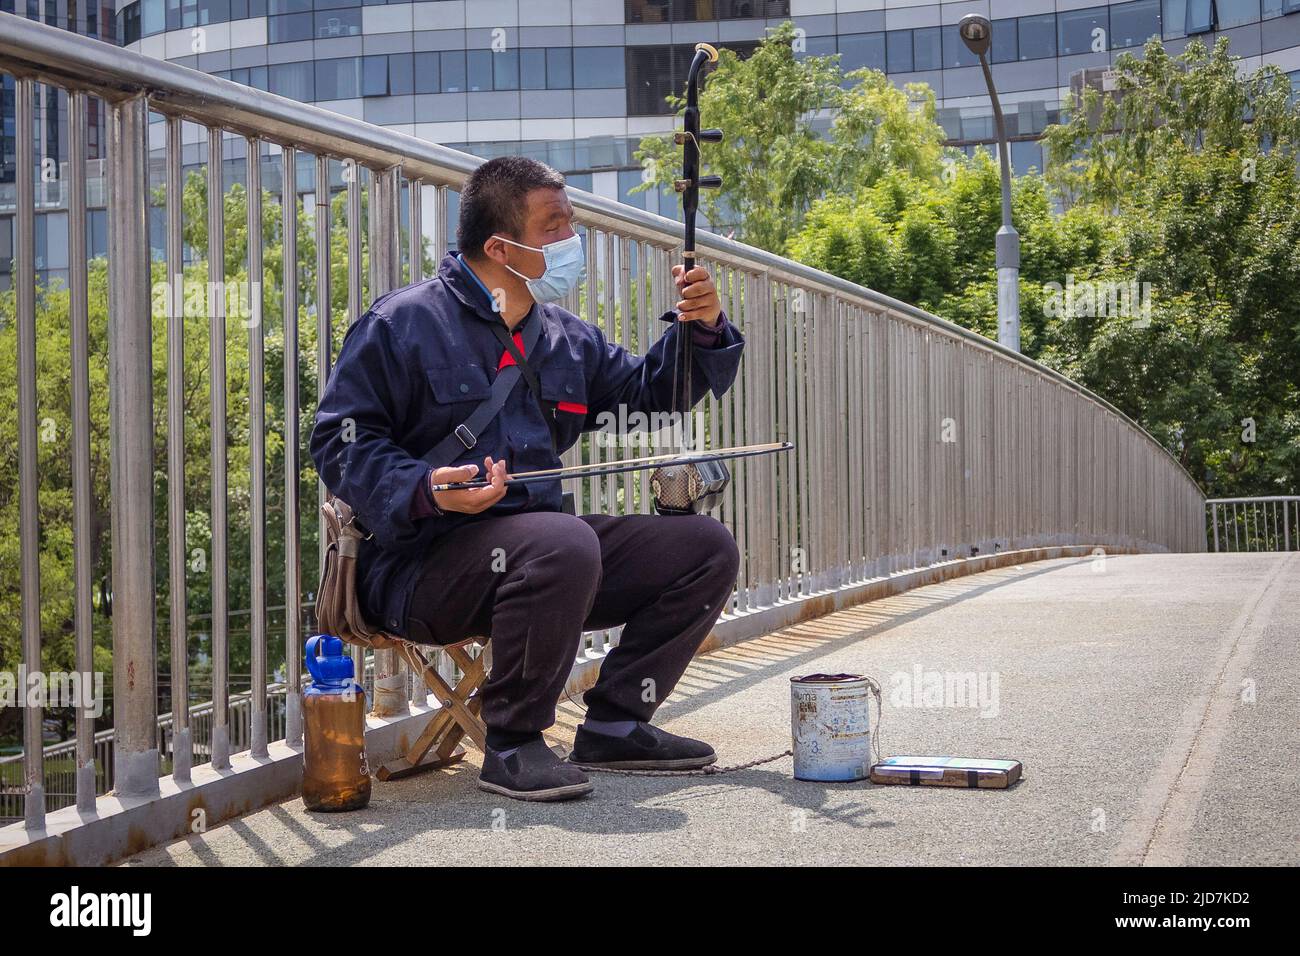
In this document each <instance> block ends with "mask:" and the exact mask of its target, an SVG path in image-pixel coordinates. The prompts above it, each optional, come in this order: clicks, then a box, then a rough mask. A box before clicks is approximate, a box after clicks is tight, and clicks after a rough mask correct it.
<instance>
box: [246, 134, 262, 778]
mask: <svg viewBox="0 0 1300 956" xmlns="http://www.w3.org/2000/svg"><path fill="white" fill-rule="evenodd" d="M244 150H245V152H244V169H245V181H246V182H247V184H248V190H247V195H246V204H245V205H246V214H247V220H248V294H249V301H248V303H246V304H247V306H248V313H247V314H246V315H245V317H244V322H245V324H246V325H247V327H248V407H249V417H250V421H249V432H248V463H249V471H250V474H249V476H248V477H249V498H250V508H249V512H250V514H249V524H250V527H249V535H248V538H249V551H250V554H249V567H248V578H249V582H248V586H249V596H250V601H249V608H250V610H249V622H248V623H249V628H248V641H249V644H250V645H251V646H250V648H249V650H250V652H251V653H250V661H249V663H250V670H251V679H252V682H251V686H250V688H249V689H250V695H249V704H248V707H249V716H248V720H249V750H250V751H251V753H252V755H253V756H254V757H265V756H266V745H267V741H266V729H267V728H266V335H265V331H264V329H263V326H262V311H263V307H264V305H265V301H264V296H263V294H262V279H263V276H262V271H263V270H262V141H261V140H260V139H258V138H257V137H255V136H250V137H248V138H246V139H245V140H244Z"/></svg>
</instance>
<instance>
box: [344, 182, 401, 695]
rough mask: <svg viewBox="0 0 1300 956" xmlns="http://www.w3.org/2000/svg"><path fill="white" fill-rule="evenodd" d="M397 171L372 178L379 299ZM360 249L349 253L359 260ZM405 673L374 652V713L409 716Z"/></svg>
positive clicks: (390, 251)
mask: <svg viewBox="0 0 1300 956" xmlns="http://www.w3.org/2000/svg"><path fill="white" fill-rule="evenodd" d="M397 174H398V170H397V167H395V166H394V167H390V168H389V169H385V170H382V171H378V170H377V171H374V172H372V173H371V176H370V216H369V228H370V236H369V238H370V295H371V298H372V300H373V299H377V298H379V296H381V295H384V294H385V293H386V292H389V291H390V290H392V289H393V288H395V287H396V286H397V284H398V283H399V282H400V281H401V268H402V255H401V244H400V236H399V230H398V226H399V224H400V222H401V218H400V212H399V203H400V197H401V191H400V188H399V183H398V179H397ZM360 253H361V250H360V249H359V248H355V249H351V250H349V253H348V255H349V257H350V258H349V261H351V257H357V258H358V259H359V257H360ZM406 688H407V681H406V672H405V670H404V669H403V667H402V659H401V657H400V656H398V653H397V651H395V650H391V649H389V650H379V651H375V697H374V704H375V707H374V713H375V715H376V716H379V717H393V716H396V715H398V714H405V713H407V710H408V708H407V698H408V697H409V696H410V695H409V694H408V693H407V689H406Z"/></svg>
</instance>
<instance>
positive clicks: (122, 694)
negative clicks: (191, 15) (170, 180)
mask: <svg viewBox="0 0 1300 956" xmlns="http://www.w3.org/2000/svg"><path fill="white" fill-rule="evenodd" d="M108 126H109V129H108V140H109V167H108V229H109V295H108V300H109V324H108V355H109V370H108V374H109V405H110V422H111V431H110V432H109V434H110V436H111V437H110V450H111V454H110V459H111V466H110V489H111V519H110V520H111V525H112V536H113V576H112V586H113V731H114V749H115V752H114V762H115V768H114V776H115V787H114V789H115V790H116V791H117V792H118V793H125V794H151V793H157V792H158V770H159V767H158V747H157V724H158V714H157V676H156V673H155V667H156V663H157V661H156V646H157V644H156V636H157V635H156V630H157V625H156V622H155V618H154V597H155V596H154V576H153V550H154V511H153V370H152V357H153V355H152V346H151V339H152V320H151V314H150V313H151V309H150V296H149V262H150V258H149V229H148V218H147V214H148V206H149V194H148V179H147V177H148V156H149V154H148V139H147V137H148V131H149V117H148V110H147V107H146V103H145V98H144V96H143V95H136V96H132V97H130V98H129V99H125V100H122V101H120V102H117V103H114V104H112V106H111V107H110V109H109V116H108Z"/></svg>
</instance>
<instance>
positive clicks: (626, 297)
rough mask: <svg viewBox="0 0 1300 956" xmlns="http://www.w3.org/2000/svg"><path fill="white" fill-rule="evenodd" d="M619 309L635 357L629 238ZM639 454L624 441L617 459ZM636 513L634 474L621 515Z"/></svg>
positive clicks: (623, 242)
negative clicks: (621, 456)
mask: <svg viewBox="0 0 1300 956" xmlns="http://www.w3.org/2000/svg"><path fill="white" fill-rule="evenodd" d="M618 309H619V315H620V329H619V342H620V343H622V345H623V347H624V348H625V349H627V350H628V351H630V352H631V353H632V354H633V355H636V354H638V353H637V351H636V342H635V341H634V336H633V328H632V240H631V239H629V238H628V237H627V236H624V235H620V236H619V237H618ZM638 454H639V453H637V452H634V451H631V443H630V442H629V441H627V439H624V445H623V450H622V452H620V453H618V454H615V456H614V457H615V458H618V457H620V455H625V456H626V457H629V458H635V457H637V455H638ZM635 512H636V496H635V478H634V475H633V473H632V472H627V473H626V474H624V475H623V507H622V509H621V510H620V511H619V514H625V515H630V514H634V513H635Z"/></svg>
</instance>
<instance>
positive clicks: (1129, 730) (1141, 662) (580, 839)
mask: <svg viewBox="0 0 1300 956" xmlns="http://www.w3.org/2000/svg"><path fill="white" fill-rule="evenodd" d="M1298 608H1300V554H1290V555H1287V554H1218V555H1216V554H1174V555H1135V556H1118V557H1109V558H1106V559H1104V561H1103V562H1102V563H1101V564H1099V565H1098V564H1096V563H1095V562H1094V560H1093V559H1082V560H1078V559H1062V560H1055V561H1045V562H1040V563H1037V564H1030V565H1024V566H1020V567H1015V568H1010V567H1008V568H1005V569H1001V570H996V571H989V572H985V573H983V574H978V575H973V576H971V577H966V578H959V579H956V580H953V581H950V582H947V583H944V584H938V585H932V586H929V587H925V588H921V589H918V590H915V591H912V592H909V593H906V594H903V595H900V596H897V597H894V598H891V599H888V600H885V601H880V602H876V603H872V604H867V605H862V606H859V607H856V608H851V609H848V610H845V611H842V612H839V613H836V614H833V615H830V616H827V617H824V618H820V619H818V620H816V621H812V622H808V623H805V624H801V625H798V626H794V627H790V628H787V629H785V630H783V631H780V632H778V633H775V634H772V635H769V636H767V637H764V638H761V639H758V640H753V641H749V642H747V643H744V644H740V645H736V646H734V647H731V648H727V649H725V650H722V651H719V652H716V653H713V654H710V655H708V656H706V657H702V658H700V659H698V660H697V661H696V662H695V663H694V664H693V665H692V667H691V669H690V671H689V673H688V674H687V677H686V679H685V680H684V681H683V683H682V685H681V687H680V688H679V689H678V692H677V693H676V694H675V695H674V696H673V697H672V698H671V699H670V700H669V702H668V703H667V704H666V705H665V706H664V708H663V710H662V711H661V712H660V713H661V719H660V723H662V724H664V725H665V726H666V727H668V728H669V729H671V730H674V731H676V732H679V733H686V734H691V735H694V736H699V737H704V738H707V739H709V740H711V741H713V742H714V744H715V746H716V747H717V749H718V751H719V755H720V762H721V763H723V764H735V763H742V762H745V761H749V760H753V759H755V758H758V757H761V756H765V755H767V754H770V753H775V752H779V751H781V750H783V749H785V748H786V747H788V746H789V745H790V727H789V724H790V718H789V687H788V679H789V678H790V677H791V676H792V675H796V674H806V673H812V672H816V671H824V672H839V671H856V672H859V673H868V674H872V675H874V676H875V677H877V679H879V680H880V681H881V683H882V685H883V687H884V691H885V708H884V721H883V724H882V731H883V747H884V751H885V752H886V753H921V754H937V753H944V754H958V755H971V756H1009V757H1016V758H1019V759H1020V760H1022V761H1024V764H1025V768H1026V772H1025V778H1024V780H1023V781H1022V782H1021V783H1020V784H1019V785H1018V786H1016V787H1015V788H1013V789H1012V790H1009V791H967V790H945V789H929V788H907V787H877V786H872V785H871V784H869V783H857V784H816V783H804V782H799V781H796V780H794V779H793V778H792V775H791V763H790V760H789V758H785V759H782V760H779V761H777V762H774V763H772V764H768V765H766V766H763V767H758V768H755V769H752V770H747V771H742V772H739V773H735V774H729V775H725V776H712V777H706V778H684V779H665V778H628V777H614V776H609V775H596V777H595V780H596V783H597V788H598V789H597V792H596V793H595V794H594V795H593V796H592V797H590V798H588V799H586V800H582V801H579V802H576V803H569V804H562V805H531V804H521V803H516V802H513V801H508V800H503V799H502V798H499V797H495V796H491V795H489V794H486V793H481V792H480V791H478V790H477V789H475V787H474V779H475V775H476V772H477V766H476V761H472V762H467V763H466V764H463V765H461V767H460V768H459V769H457V770H455V771H452V772H447V773H442V774H429V775H425V776H422V777H416V778H412V779H408V780H403V781H399V782H394V783H378V782H376V784H375V791H374V799H373V801H372V803H371V806H370V807H369V809H367V810H366V811H363V812H359V813H353V814H346V815H338V816H331V815H319V816H316V815H310V814H307V813H306V812H305V811H304V810H303V809H302V805H301V802H300V801H298V800H297V799H294V800H289V801H286V802H283V803H281V804H278V805H275V806H271V807H268V808H265V809H263V810H259V811H257V812H254V813H251V814H249V815H247V816H245V817H242V818H239V819H237V820H234V821H232V822H230V823H227V824H224V825H221V826H218V827H215V828H213V829H212V830H211V831H210V832H208V833H206V834H203V835H195V836H191V837H189V838H187V839H185V840H180V841H176V842H173V843H171V844H169V845H165V846H160V847H156V848H154V849H152V850H149V851H147V852H145V853H142V854H140V855H138V856H136V857H134V858H132V859H131V860H130V861H129V862H130V863H135V864H155V865H156V864H162V865H170V864H178V865H180V864H183V865H191V864H197V865H213V864H291V865H294V864H297V865H301V864H328V865H338V864H362V865H381V866H382V865H391V864H408V863H416V864H430V863H431V864H443V865H447V864H475V863H488V864H534V865H536V864H558V865H569V866H582V865H584V864H590V863H593V862H599V863H613V864H617V863H630V864H677V863H685V864H703V863H718V864H738V863H767V864H801V863H814V864H816V863H826V864H834V863H850V864H867V865H871V864H883V865H900V864H909V863H958V864H1025V863H1038V864H1051V863H1064V864H1090V865H1099V864H1107V863H1129V864H1132V863H1148V864H1174V865H1180V864H1189V865H1195V864H1219V863H1221V864H1233V863H1243V864H1290V865H1295V864H1297V863H1300V787H1297V785H1296V782H1297V779H1300V755H1298V753H1297V729H1298V728H1300V619H1298V616H1297V613H1296V611H1297V609H1298ZM918 670H919V671H920V672H921V674H922V675H924V674H925V673H926V672H941V673H949V674H958V673H970V672H973V673H975V674H976V675H977V677H978V678H979V680H980V686H981V687H982V688H983V689H984V691H985V696H984V697H983V699H982V700H977V701H974V702H971V701H966V702H965V703H967V704H970V703H975V704H976V706H963V707H955V706H931V707H927V706H914V705H915V704H924V699H923V698H921V697H920V694H919V692H918V694H917V695H916V698H915V699H914V697H913V694H912V693H911V690H910V688H909V687H908V686H907V684H906V682H907V681H910V680H914V678H915V676H916V674H917V672H918ZM949 703H952V702H951V701H950V702H949ZM578 720H580V710H579V708H578V707H577V706H575V705H573V704H569V703H565V704H564V705H563V707H562V711H561V717H560V722H559V724H558V725H557V727H556V729H555V730H556V732H555V734H554V740H553V742H554V743H557V744H563V745H567V744H568V743H570V742H571V740H572V733H573V728H574V726H575V725H576V723H577V721H578Z"/></svg>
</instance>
